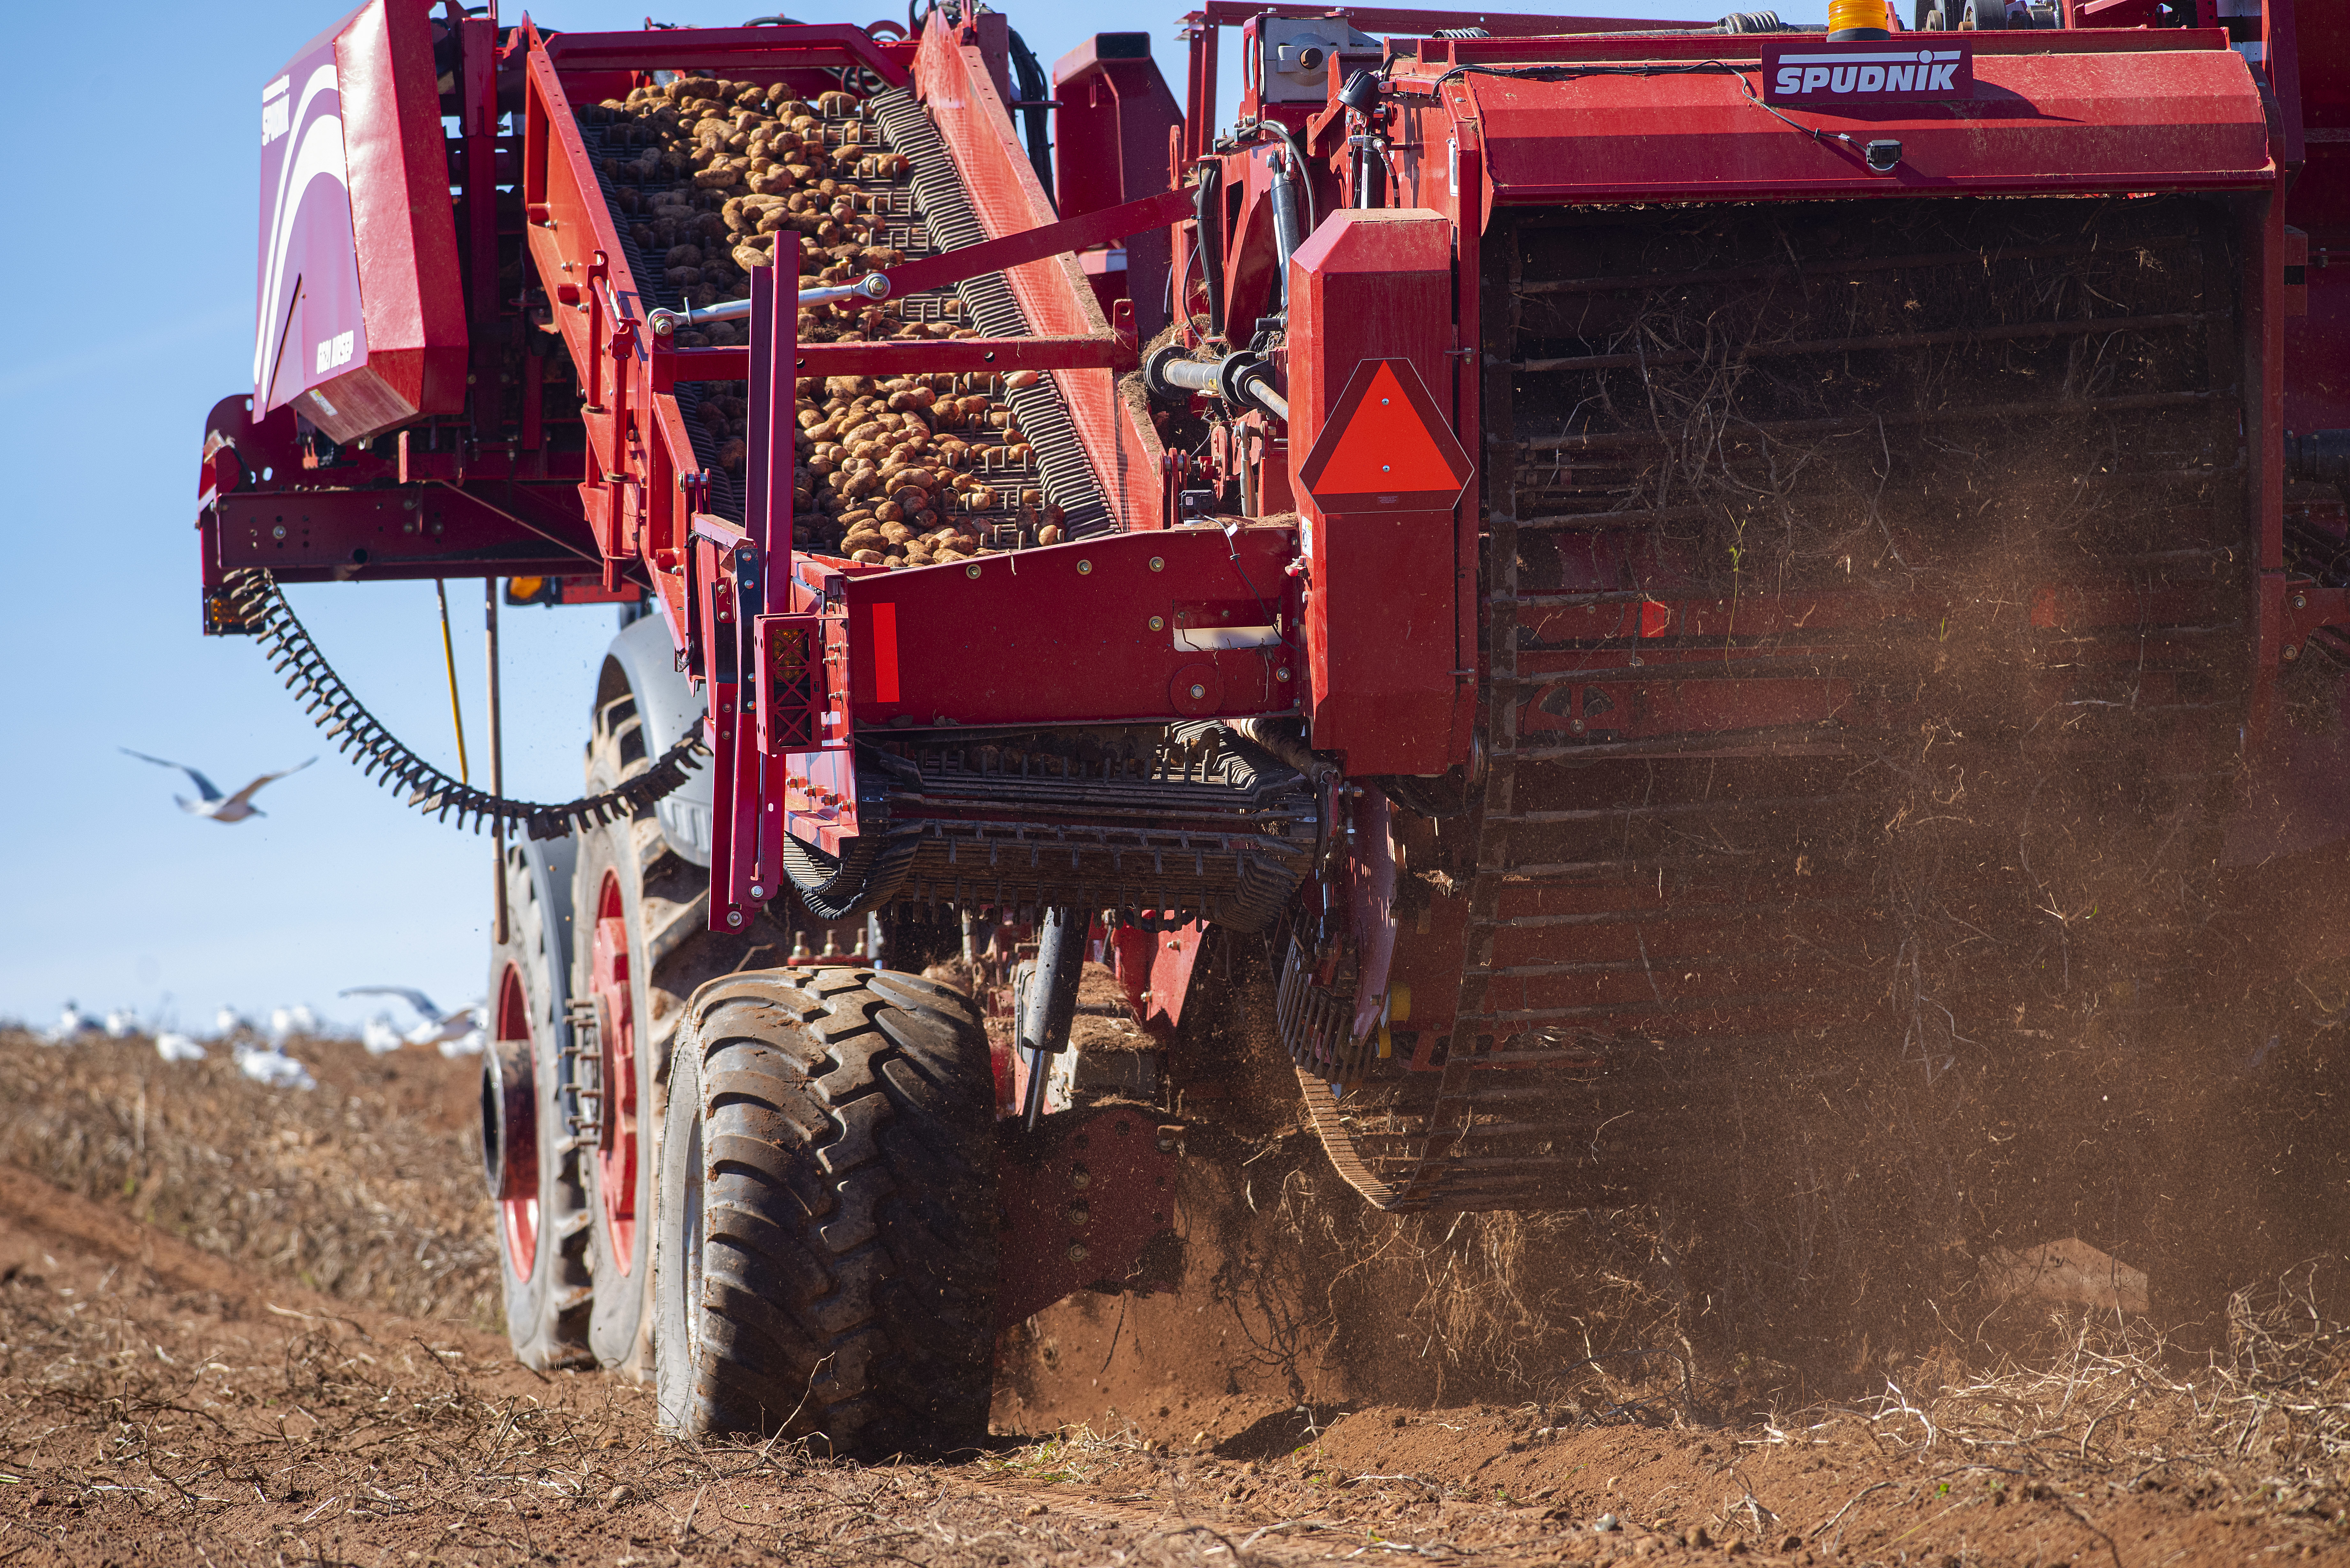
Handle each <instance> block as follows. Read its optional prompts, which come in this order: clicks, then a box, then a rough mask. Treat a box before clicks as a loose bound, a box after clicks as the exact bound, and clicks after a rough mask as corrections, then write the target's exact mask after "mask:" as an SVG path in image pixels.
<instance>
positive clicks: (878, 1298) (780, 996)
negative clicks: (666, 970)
mask: <svg viewBox="0 0 2350 1568" xmlns="http://www.w3.org/2000/svg"><path fill="white" fill-rule="evenodd" d="M993 1095H994V1088H993V1075H992V1069H991V1068H990V1065H989V1062H988V1050H987V1036H986V1032H985V1030H984V1027H983V1024H982V1022H981V1019H980V1014H979V1012H978V1010H977V1009H976V1008H975V1007H974V1006H973V1005H972V1002H971V1001H970V1000H969V999H968V998H966V997H964V996H962V994H961V993H960V992H954V991H951V990H949V989H947V988H946V987H944V986H941V985H937V984H934V983H932V982H931V981H924V980H919V979H916V978H914V977H912V976H910V975H902V974H892V973H882V972H875V971H868V970H848V969H836V970H827V971H816V972H815V973H814V974H813V975H811V976H810V977H808V978H806V980H800V979H796V978H795V977H793V976H791V975H788V974H779V973H768V974H746V975H734V976H728V977H727V978H725V979H723V980H718V981H712V982H711V983H710V984H708V985H706V986H704V987H702V990H701V991H700V992H697V993H696V994H695V996H694V998H693V1001H692V1002H691V1006H690V1007H689V1009H688V1016H687V1020H686V1024H685V1027H684V1029H683V1030H681V1032H680V1038H679V1048H678V1053H677V1058H676V1067H675V1070H674V1075H673V1077H672V1080H671V1096H670V1115H669V1123H668V1127H667V1130H666V1133H665V1136H664V1138H663V1159H662V1170H661V1184H660V1186H661V1207H662V1213H661V1223H660V1227H659V1233H660V1238H661V1251H660V1258H659V1261H658V1262H657V1263H656V1265H655V1270H656V1272H655V1284H654V1295H655V1302H656V1309H657V1313H658V1322H659V1328H658V1331H657V1332H658V1335H659V1337H658V1340H657V1348H658V1365H659V1369H660V1373H659V1386H660V1414H661V1420H662V1424H663V1425H664V1426H665V1427H667V1428H670V1429H671V1430H673V1431H677V1432H679V1433H681V1434H682V1435H687V1436H696V1437H700V1436H709V1435H722V1434H733V1433H758V1434H761V1435H773V1434H776V1433H781V1434H783V1435H784V1436H785V1437H787V1438H808V1439H811V1440H813V1441H814V1442H816V1444H817V1446H818V1447H819V1449H828V1450H829V1451H831V1452H832V1453H834V1454H837V1455H842V1456H856V1457H863V1458H880V1457H886V1456H888V1455H890V1454H895V1453H901V1452H931V1453H942V1452H951V1451H953V1450H955V1449H962V1448H966V1447H969V1446H971V1445H973V1444H976V1443H978V1442H979V1441H981V1440H982V1439H983V1438H984V1437H985V1436H986V1432H987V1407H988V1400H989V1396H990V1394H991V1392H992V1390H993V1356H992V1351H993V1340H994V1332H995V1288H996V1213H995V1207H996V1206H995V1149H996V1143H995V1130H994V1116H993Z"/></svg>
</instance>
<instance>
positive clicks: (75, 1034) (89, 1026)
mask: <svg viewBox="0 0 2350 1568" xmlns="http://www.w3.org/2000/svg"><path fill="white" fill-rule="evenodd" d="M95 1033H98V1020H97V1019H95V1018H92V1017H91V1016H90V1015H89V1014H88V1013H87V1012H83V1011H82V1010H81V1009H80V1008H78V1007H77V1006H75V1005H74V1004H73V1003H72V1002H67V1003H66V1004H65V1006H64V1008H63V1009H62V1010H60V1011H59V1012H58V1013H57V1027H56V1028H55V1029H52V1030H50V1031H49V1032H48V1033H47V1034H46V1035H45V1036H43V1038H44V1039H46V1040H47V1042H48V1043H49V1044H52V1045H70V1044H73V1043H74V1042H75V1041H76V1040H78V1039H79V1038H80V1037H81V1036H83V1035H85V1034H95Z"/></svg>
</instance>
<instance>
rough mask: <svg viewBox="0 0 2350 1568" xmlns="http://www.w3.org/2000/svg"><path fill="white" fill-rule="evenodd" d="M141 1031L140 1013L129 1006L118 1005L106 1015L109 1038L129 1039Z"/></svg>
mask: <svg viewBox="0 0 2350 1568" xmlns="http://www.w3.org/2000/svg"><path fill="white" fill-rule="evenodd" d="M137 1033H139V1015H138V1014H137V1013H135V1012H131V1011H130V1009H129V1008H127V1007H118V1008H116V1009H115V1010H114V1011H113V1012H109V1013H108V1014H107V1015H106V1034H107V1038H108V1039H109V1040H128V1039H130V1038H131V1037H132V1036H133V1035H135V1034H137Z"/></svg>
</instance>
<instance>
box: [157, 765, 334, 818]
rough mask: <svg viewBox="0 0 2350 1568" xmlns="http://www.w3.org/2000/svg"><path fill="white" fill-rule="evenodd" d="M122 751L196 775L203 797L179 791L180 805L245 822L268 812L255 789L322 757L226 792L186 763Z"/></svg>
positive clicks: (175, 797) (190, 812)
mask: <svg viewBox="0 0 2350 1568" xmlns="http://www.w3.org/2000/svg"><path fill="white" fill-rule="evenodd" d="M122 754H123V755H124V756H126V757H137V758H138V759H139V760H140V762H142V763H154V764H155V765H156V766H157V767H159V768H177V769H179V770H180V771H181V772H182V773H183V774H187V775H188V776H189V777H190V778H192V779H193V780H194V781H195V784H196V794H199V795H201V796H202V797H203V798H202V799H200V800H189V799H187V798H186V797H185V796H182V795H176V794H175V795H173V796H172V799H173V800H175V801H178V802H179V803H180V809H181V810H182V811H184V812H186V813H187V814H188V815H191V816H209V817H211V818H212V819H213V821H214V822H243V821H244V819H245V818H246V817H248V816H265V815H268V813H266V812H265V811H263V810H262V809H261V808H260V807H259V806H257V805H254V804H253V797H254V794H255V792H256V791H257V790H259V789H260V788H261V786H262V785H263V784H272V783H275V782H276V781H277V780H278V779H282V778H284V777H286V775H287V774H298V773H300V772H301V771H302V769H303V768H307V767H308V766H309V765H310V763H315V762H317V760H318V759H317V758H316V757H312V758H311V759H310V762H307V763H300V764H299V765H297V766H295V767H290V768H287V769H286V770H285V772H284V773H275V774H262V775H261V776H260V777H259V778H257V779H255V780H254V781H253V782H252V783H251V784H247V785H245V786H244V788H243V789H241V790H239V791H237V792H236V793H235V794H232V795H223V794H221V792H220V788H219V786H218V785H216V784H213V781H212V780H210V779H208V778H206V777H204V775H203V774H200V773H198V772H197V771H196V770H195V769H193V768H192V767H190V766H189V765H188V764H187V763H170V762H165V761H164V760H163V759H162V758H161V757H151V756H149V755H148V754H147V753H144V752H134V751H132V750H131V749H130V747H128V746H125V747H123V748H122Z"/></svg>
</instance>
